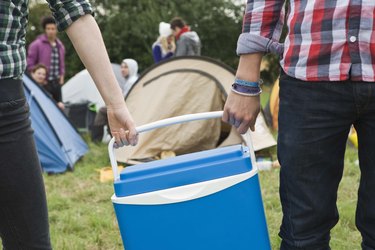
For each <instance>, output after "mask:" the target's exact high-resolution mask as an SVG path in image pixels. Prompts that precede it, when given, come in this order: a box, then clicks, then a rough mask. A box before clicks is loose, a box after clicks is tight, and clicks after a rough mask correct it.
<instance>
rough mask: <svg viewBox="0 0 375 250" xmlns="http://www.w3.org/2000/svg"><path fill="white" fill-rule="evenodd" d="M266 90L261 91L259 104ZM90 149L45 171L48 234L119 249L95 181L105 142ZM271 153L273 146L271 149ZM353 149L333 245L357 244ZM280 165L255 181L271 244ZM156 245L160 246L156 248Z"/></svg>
mask: <svg viewBox="0 0 375 250" xmlns="http://www.w3.org/2000/svg"><path fill="white" fill-rule="evenodd" d="M268 96H269V90H268V91H265V92H264V94H262V100H261V102H262V106H263V107H264V105H265V104H266V102H267V99H268ZM89 146H90V152H89V153H88V154H87V155H86V156H85V157H84V158H83V159H82V160H81V161H80V162H79V163H77V164H76V166H75V170H74V172H68V173H65V174H61V175H51V176H48V175H45V176H44V180H45V185H46V191H47V198H48V206H49V217H50V229H51V239H52V244H53V247H54V249H58V250H65V249H67V250H68V249H69V250H75V249H77V250H83V249H87V250H99V249H105V250H111V249H123V248H122V242H121V238H120V234H119V230H118V226H117V221H116V217H115V214H114V211H113V207H112V203H111V200H110V197H111V195H112V194H113V187H112V183H100V182H99V173H98V171H97V170H98V169H100V168H102V167H105V166H109V160H108V155H107V150H106V145H95V144H92V143H89ZM272 154H275V150H272ZM356 160H357V150H356V149H355V148H353V147H352V146H350V145H349V146H348V147H347V152H346V157H345V171H344V177H343V179H342V182H341V185H340V188H339V194H338V208H339V212H340V221H339V223H338V224H337V226H336V227H335V228H334V229H333V231H332V240H331V247H332V249H333V250H336V249H337V250H341V249H342V250H346V249H348V250H356V249H360V241H361V238H360V235H359V233H358V231H357V230H356V227H355V222H354V213H355V206H356V199H357V189H358V182H359V170H358V166H356V163H355V162H356ZM278 175H279V170H278V169H274V170H272V171H267V172H261V173H260V180H261V186H262V193H263V201H264V206H265V211H266V216H267V223H268V229H269V234H270V238H271V244H272V249H278V246H279V244H280V239H279V237H278V235H277V234H278V230H279V226H280V223H281V217H282V213H281V206H280V202H279V195H278V188H279V179H278ZM155 250H161V249H155Z"/></svg>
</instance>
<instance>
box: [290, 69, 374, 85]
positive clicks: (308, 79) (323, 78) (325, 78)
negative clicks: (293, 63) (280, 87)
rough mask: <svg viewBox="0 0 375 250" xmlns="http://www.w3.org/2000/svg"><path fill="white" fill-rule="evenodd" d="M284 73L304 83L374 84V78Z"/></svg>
mask: <svg viewBox="0 0 375 250" xmlns="http://www.w3.org/2000/svg"><path fill="white" fill-rule="evenodd" d="M284 73H285V74H287V75H288V76H290V77H293V78H296V79H298V80H301V81H305V82H345V81H355V82H374V83H375V76H365V75H363V76H353V77H350V76H349V75H336V76H321V77H315V76H307V77H306V76H301V75H294V74H292V73H290V72H287V71H285V69H284Z"/></svg>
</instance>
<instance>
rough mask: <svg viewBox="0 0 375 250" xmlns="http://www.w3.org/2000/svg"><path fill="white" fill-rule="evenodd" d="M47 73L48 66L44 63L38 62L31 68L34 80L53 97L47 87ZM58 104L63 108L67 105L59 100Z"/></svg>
mask: <svg viewBox="0 0 375 250" xmlns="http://www.w3.org/2000/svg"><path fill="white" fill-rule="evenodd" d="M47 74H48V70H47V67H46V66H45V65H44V64H40V63H38V64H36V65H35V66H34V67H33V68H32V69H31V77H32V78H33V80H34V81H35V82H36V83H37V84H38V85H39V86H40V87H42V88H43V89H44V90H45V91H46V92H47V93H48V95H49V96H50V97H52V94H51V93H50V92H48V89H47V88H46V86H47V83H48V82H47ZM56 104H57V106H58V107H59V108H60V109H61V110H64V108H65V106H64V103H62V102H57V103H56Z"/></svg>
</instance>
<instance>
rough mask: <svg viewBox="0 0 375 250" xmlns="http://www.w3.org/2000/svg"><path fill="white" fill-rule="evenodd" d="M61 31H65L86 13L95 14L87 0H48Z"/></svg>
mask: <svg viewBox="0 0 375 250" xmlns="http://www.w3.org/2000/svg"><path fill="white" fill-rule="evenodd" d="M47 1H48V3H49V7H50V9H51V11H52V13H53V16H54V18H55V20H56V24H57V28H58V30H59V31H64V30H65V29H66V28H68V27H69V26H70V25H71V24H72V23H73V22H74V21H76V20H77V19H78V18H80V17H81V16H84V15H86V14H91V15H92V14H93V11H92V8H91V5H90V3H89V2H88V1H87V0H47Z"/></svg>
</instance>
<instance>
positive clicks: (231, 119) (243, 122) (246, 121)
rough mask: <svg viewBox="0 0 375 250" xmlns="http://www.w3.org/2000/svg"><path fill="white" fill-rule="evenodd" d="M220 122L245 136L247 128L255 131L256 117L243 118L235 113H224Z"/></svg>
mask: <svg viewBox="0 0 375 250" xmlns="http://www.w3.org/2000/svg"><path fill="white" fill-rule="evenodd" d="M222 120H223V121H224V122H227V123H229V124H231V125H232V126H234V127H235V128H237V131H238V133H240V134H245V133H246V132H247V130H248V129H249V128H250V129H251V130H252V131H255V121H256V116H244V115H240V114H236V113H235V112H230V111H224V113H223V118H222Z"/></svg>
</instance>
